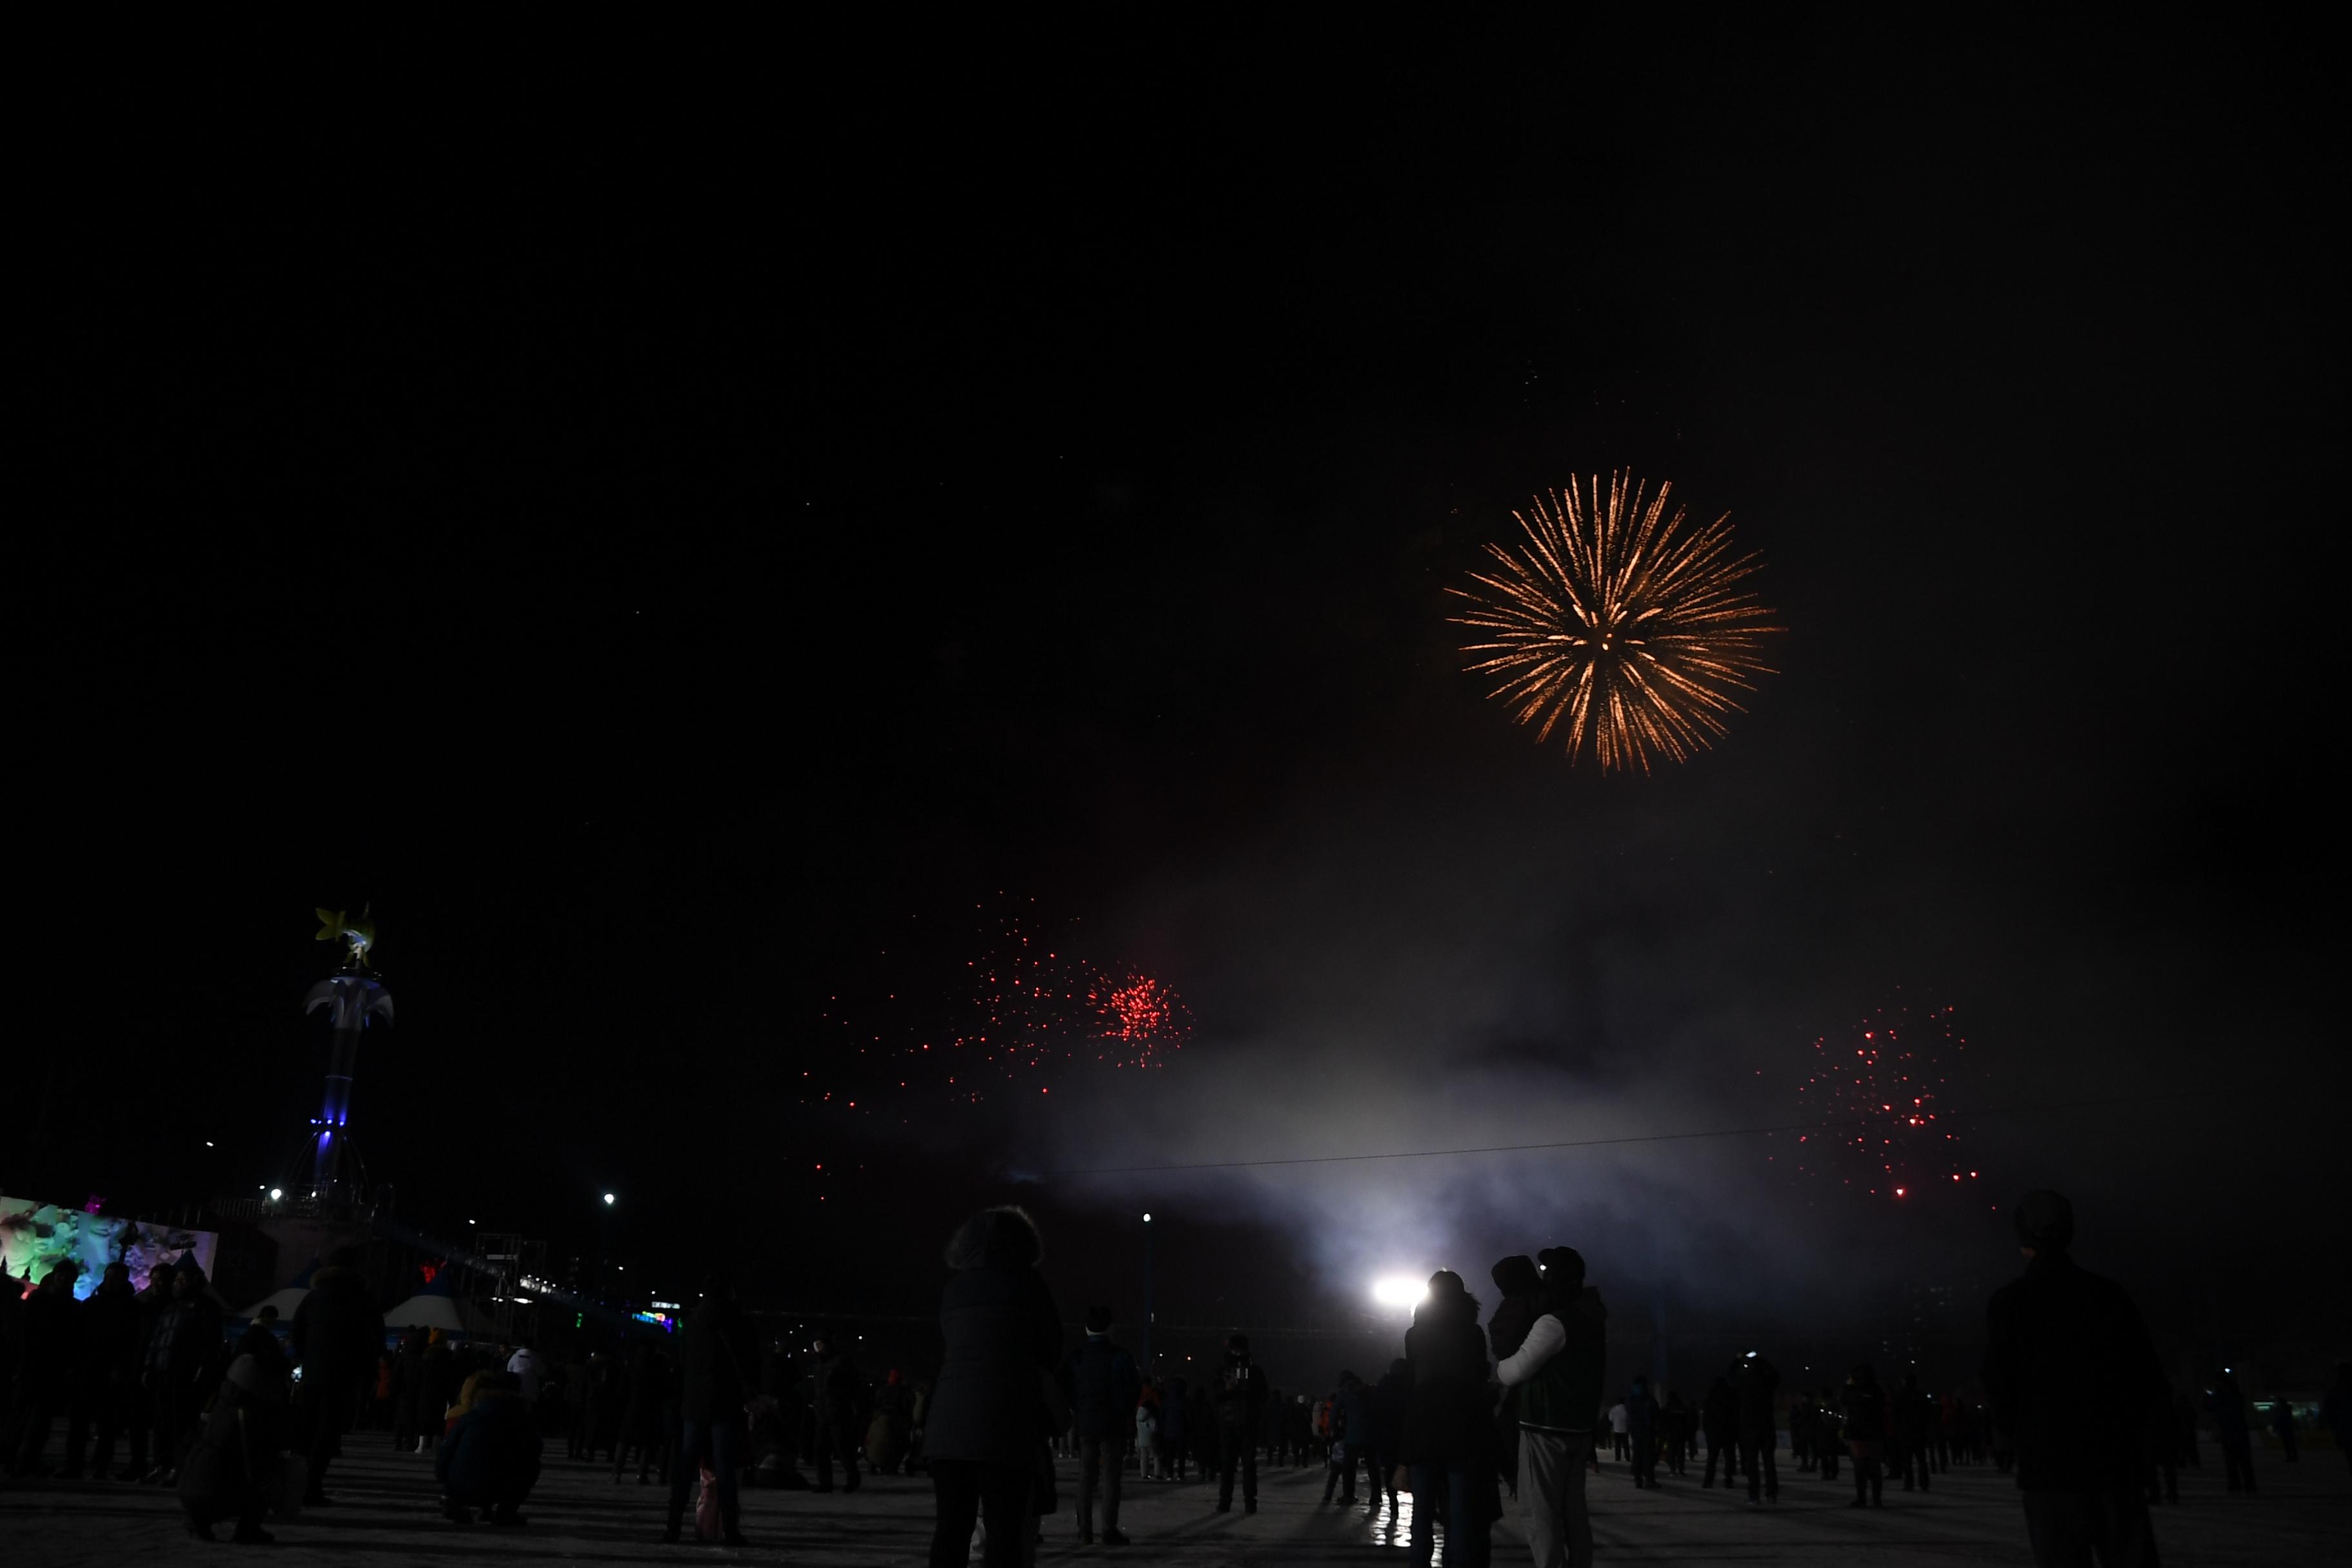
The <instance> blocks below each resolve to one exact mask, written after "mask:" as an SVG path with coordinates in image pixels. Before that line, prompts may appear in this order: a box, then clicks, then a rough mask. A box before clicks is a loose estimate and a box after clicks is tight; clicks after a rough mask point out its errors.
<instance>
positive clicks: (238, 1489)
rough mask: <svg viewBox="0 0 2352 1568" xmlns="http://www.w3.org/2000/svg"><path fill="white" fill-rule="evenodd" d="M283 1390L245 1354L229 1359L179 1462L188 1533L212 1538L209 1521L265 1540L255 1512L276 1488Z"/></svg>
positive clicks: (283, 1434) (283, 1435)
mask: <svg viewBox="0 0 2352 1568" xmlns="http://www.w3.org/2000/svg"><path fill="white" fill-rule="evenodd" d="M288 1436H289V1434H288V1433H287V1430H286V1395H285V1391H284V1390H283V1389H282V1388H280V1387H278V1386H277V1385H275V1384H273V1383H272V1382H271V1380H270V1379H269V1378H268V1376H266V1375H265V1374H264V1373H263V1372H262V1369H261V1368H260V1367H259V1366H258V1365H257V1363H256V1362H255V1360H254V1358H253V1357H252V1356H250V1355H241V1356H238V1357H237V1358H236V1360H235V1361H233V1362H231V1363H229V1368H228V1373H227V1374H226V1377H224V1378H223V1379H222V1381H221V1385H220V1394H219V1397H218V1398H216V1399H215V1400H214V1401H213V1404H212V1407H211V1409H209V1410H208V1411H206V1412H205V1414H204V1415H203V1416H202V1418H201V1420H200V1422H199V1424H198V1426H197V1428H196V1433H195V1441H194V1443H193V1444H192V1445H190V1447H189V1449H188V1456H187V1458H186V1460H185V1461H184V1463H183V1464H182V1465H181V1466H180V1467H179V1494H180V1507H181V1508H182V1509H183V1510H185V1512H186V1514H187V1519H188V1533H189V1534H191V1535H193V1536H195V1537H196V1538H197V1539H198V1540H200V1541H210V1540H212V1539H213V1526H214V1525H215V1524H217V1523H219V1522H220V1521H223V1520H226V1519H234V1520H236V1535H235V1536H234V1537H233V1539H235V1540H237V1541H241V1542H254V1543H257V1544H267V1543H268V1542H270V1541H271V1540H272V1539H273V1537H271V1536H270V1534H269V1533H268V1531H264V1530H263V1529H262V1528H261V1510H262V1509H263V1508H264V1507H265V1506H267V1504H268V1498H269V1495H270V1493H271V1492H272V1491H273V1490H274V1489H275V1488H276V1486H277V1478H276V1476H275V1474H274V1473H273V1471H274V1470H275V1468H276V1460H277V1456H278V1449H279V1447H281V1446H282V1445H283V1444H284V1443H285V1442H286V1439H287V1437H288Z"/></svg>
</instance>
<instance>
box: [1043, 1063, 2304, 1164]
mask: <svg viewBox="0 0 2352 1568" xmlns="http://www.w3.org/2000/svg"><path fill="white" fill-rule="evenodd" d="M2261 1087H2262V1086H2259V1085H2252V1084H2244V1085H2233V1086H2231V1087H2230V1088H2227V1089H2175V1090H2172V1091H2170V1092H2168V1093H2165V1094H2120V1095H2102V1096H2100V1097H2098V1098H2096V1099H2093V1100H2058V1101H2053V1102H2051V1103H2049V1104H2046V1105H1998V1106H1984V1107H1981V1108H1979V1109H1977V1110H1939V1111H1937V1112H1936V1120H1937V1121H1958V1120H1960V1119H1961V1118H1963V1117H1982V1116H2037V1115H2042V1114H2046V1113H2048V1112H2051V1111H2058V1110H2093V1109H2095V1108H2099V1107H2105V1106H2111V1105H2150V1104H2155V1103H2157V1102H2158V1101H2161V1100H2203V1099H2210V1098H2214V1097H2216V1096H2220V1095H2224V1094H2231V1093H2249V1092H2252V1091H2253V1090H2254V1089H2258V1088H2261ZM1878 1124H1879V1121H1878V1119H1877V1118H1876V1117H1870V1116H1856V1117H1850V1118H1846V1119H1843V1120H1840V1121H1792V1122H1788V1123H1785V1124H1781V1125H1778V1126H1771V1127H1714V1128H1708V1129H1706V1130H1705V1131H1696V1132H1629V1133H1626V1134H1624V1135H1622V1136H1621V1137H1615V1138H1564V1139H1558V1140H1554V1141H1552V1142H1543V1143H1483V1144H1476V1145H1473V1146H1471V1147H1467V1148H1461V1149H1391V1150H1386V1151H1382V1152H1378V1153H1369V1154H1290V1155H1284V1156H1280V1157H1277V1158H1271V1159H1264V1160H1199V1161H1193V1162H1190V1163H1182V1164H1169V1165H1087V1166H1080V1167H1077V1168H1075V1169H1072V1170H1067V1171H1045V1172H1042V1173H1039V1174H1038V1176H1037V1177H1036V1178H1035V1179H1036V1180H1038V1181H1044V1182H1052V1181H1063V1180H1067V1179H1069V1178H1072V1177H1076V1176H1150V1175H1169V1174H1175V1173H1181V1172H1185V1171H1247V1170H1256V1169H1260V1168H1263V1167H1266V1166H1273V1165H1345V1164H1359V1163H1366V1162H1370V1161H1374V1160H1444V1159H1451V1158H1453V1157H1454V1156H1457V1155H1468V1154H1532V1153H1541V1152H1549V1151H1556V1150H1561V1149H1601V1148H1608V1147H1612V1146H1614V1145H1621V1144H1627V1143H1681V1142H1694V1141H1696V1140H1699V1139H1704V1138H1755V1137H1761V1136H1764V1135H1765V1134H1768V1133H1774V1132H1822V1131H1831V1130H1832V1129H1835V1128H1841V1127H1874V1126H1877V1125H1878Z"/></svg>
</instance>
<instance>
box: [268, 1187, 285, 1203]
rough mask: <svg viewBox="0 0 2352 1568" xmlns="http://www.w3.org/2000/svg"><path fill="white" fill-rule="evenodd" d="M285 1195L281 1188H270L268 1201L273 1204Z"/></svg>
mask: <svg viewBox="0 0 2352 1568" xmlns="http://www.w3.org/2000/svg"><path fill="white" fill-rule="evenodd" d="M285 1195H286V1194H285V1191H284V1190H283V1189H282V1188H278V1187H272V1188H270V1189H269V1201H270V1202H271V1203H273V1204H274V1203H276V1202H277V1201H278V1199H280V1198H282V1197H284V1196H285Z"/></svg>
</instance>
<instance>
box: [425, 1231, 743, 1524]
mask: <svg viewBox="0 0 2352 1568" xmlns="http://www.w3.org/2000/svg"><path fill="white" fill-rule="evenodd" d="M678 1359H679V1361H680V1362H681V1363H683V1366H684V1372H683V1375H682V1377H681V1380H680V1392H679V1408H680V1411H681V1413H682V1425H681V1426H680V1430H679V1437H678V1446H677V1456H676V1458H674V1460H673V1461H672V1463H671V1465H670V1474H669V1521H668V1523H667V1525H666V1526H665V1527H664V1529H663V1531H662V1539H663V1540H664V1541H666V1542H676V1541H677V1539H678V1537H679V1535H680V1533H681V1532H682V1531H683V1530H684V1528H685V1523H686V1496H687V1490H688V1488H689V1486H691V1485H692V1484H693V1483H694V1482H695V1481H697V1480H699V1479H701V1474H702V1467H703V1464H704V1462H705V1461H708V1462H709V1466H710V1470H711V1474H712V1475H713V1476H714V1477H716V1478H717V1482H718V1485H717V1491H718V1493H719V1527H720V1529H721V1530H722V1531H724V1540H725V1542H726V1543H727V1544H728V1545H730V1546H742V1545H746V1544H749V1543H748V1542H746V1541H745V1540H744V1538H743V1531H742V1504H741V1500H740V1494H739V1493H738V1492H737V1490H736V1483H737V1479H738V1476H739V1466H740V1462H741V1458H740V1456H741V1447H742V1443H743V1404H744V1401H745V1400H746V1399H748V1398H749V1397H750V1396H751V1392H752V1389H753V1387H754V1384H752V1382H751V1372H750V1368H751V1366H752V1365H754V1364H756V1361H757V1357H756V1355H755V1353H754V1349H753V1345H752V1341H751V1331H750V1329H749V1327H748V1325H746V1324H745V1322H744V1321H743V1310H742V1309H741V1308H740V1307H739V1306H737V1305H736V1304H735V1277H734V1275H733V1274H732V1273H731V1272H730V1271H728V1270H727V1269H724V1268H715V1269H713V1270H711V1272H710V1275H709V1278H708V1279H705V1280H704V1281H703V1284H702V1303H701V1305H699V1306H698V1307H697V1308H695V1309H694V1310H693V1311H691V1312H688V1314H687V1316H686V1324H685V1326H684V1327H683V1328H682V1329H681V1330H680V1331H679V1332H678ZM514 1375H516V1377H517V1379H518V1384H520V1374H514ZM453 1430H454V1428H453Z"/></svg>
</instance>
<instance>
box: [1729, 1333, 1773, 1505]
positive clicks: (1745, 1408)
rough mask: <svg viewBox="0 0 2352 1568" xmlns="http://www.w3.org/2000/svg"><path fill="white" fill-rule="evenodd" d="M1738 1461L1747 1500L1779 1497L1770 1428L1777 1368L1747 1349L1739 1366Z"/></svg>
mask: <svg viewBox="0 0 2352 1568" xmlns="http://www.w3.org/2000/svg"><path fill="white" fill-rule="evenodd" d="M1738 1389H1739V1463H1740V1466H1741V1468H1744V1469H1745V1470H1747V1472H1748V1501H1749V1502H1754V1501H1756V1500H1758V1498H1759V1495H1760V1496H1761V1498H1762V1499H1763V1500H1765V1501H1767V1502H1778V1501H1780V1463H1779V1458H1778V1454H1777V1450H1778V1449H1779V1447H1780V1438H1779V1436H1778V1434H1777V1433H1776V1432H1775V1430H1774V1422H1773V1413H1772V1400H1773V1396H1774V1395H1776V1394H1779V1393H1780V1368H1778V1367H1776V1366H1774V1365H1773V1364H1772V1363H1771V1362H1770V1361H1769V1359H1767V1358H1766V1357H1764V1356H1763V1355H1760V1354H1759V1353H1758V1352H1755V1351H1749V1352H1748V1354H1747V1355H1746V1356H1745V1357H1743V1358H1742V1359H1741V1362H1740V1368H1739V1383H1738Z"/></svg>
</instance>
